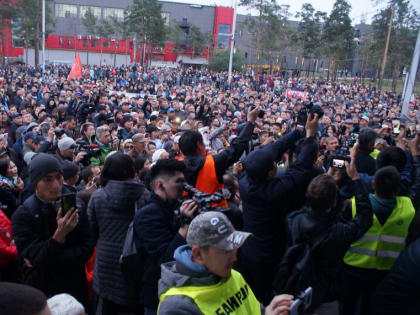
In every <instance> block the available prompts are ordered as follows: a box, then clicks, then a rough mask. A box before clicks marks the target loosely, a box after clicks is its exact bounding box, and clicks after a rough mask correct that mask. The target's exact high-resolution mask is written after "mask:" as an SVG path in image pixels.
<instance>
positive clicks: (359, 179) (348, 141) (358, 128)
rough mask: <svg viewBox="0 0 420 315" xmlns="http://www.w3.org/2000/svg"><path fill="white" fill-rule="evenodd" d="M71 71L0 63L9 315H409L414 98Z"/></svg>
mask: <svg viewBox="0 0 420 315" xmlns="http://www.w3.org/2000/svg"><path fill="white" fill-rule="evenodd" d="M69 72H70V69H69V68H67V67H63V66H47V68H46V69H45V71H41V69H39V68H33V67H24V66H7V67H2V68H0V209H1V210H0V280H1V282H0V292H3V293H2V294H1V296H0V305H1V307H2V309H5V310H8V313H7V314H11V315H12V314H16V315H19V314H25V315H28V314H103V315H108V314H110V315H111V314H126V313H130V314H146V315H152V314H173V315H175V314H267V315H272V314H289V312H290V311H291V310H292V309H293V312H295V311H296V308H299V310H298V313H295V314H304V313H305V314H306V313H308V314H313V313H314V314H332V313H331V312H332V311H331V310H332V309H334V308H336V309H334V311H333V314H342V315H347V314H348V315H354V314H381V315H382V314H419V313H420V289H419V288H420V280H419V277H417V273H418V272H419V271H420V240H419V239H418V236H419V235H420V234H419V232H420V230H419V229H420V220H419V217H418V215H417V209H418V208H419V205H420V97H417V98H414V99H413V101H412V102H411V103H410V104H409V109H408V113H407V115H402V114H401V110H402V100H401V96H400V95H398V94H395V93H391V92H386V91H379V90H377V89H376V87H375V86H372V85H370V84H363V83H361V82H359V81H358V80H357V79H355V80H354V81H352V82H350V81H345V82H338V81H337V82H330V81H327V80H323V79H315V78H299V77H287V76H286V75H287V73H281V72H279V73H274V74H261V73H258V74H257V73H234V75H233V77H232V80H231V81H230V82H229V81H228V76H227V73H224V72H223V73H216V72H211V71H208V70H200V69H193V68H188V67H181V68H179V69H169V68H150V69H147V70H146V69H143V68H141V67H139V66H122V67H117V68H112V67H108V66H102V67H97V66H94V67H85V68H84V71H83V77H82V78H81V79H67V76H68V74H69ZM130 242H131V243H130ZM127 244H128V245H132V247H133V248H134V249H133V253H134V254H133V255H132V256H130V257H129V258H131V259H133V261H132V262H133V263H132V264H131V265H127V266H130V267H124V268H123V267H122V263H121V262H122V259H123V258H126V257H125V256H124V252H125V250H126V249H127ZM124 266H126V265H124ZM133 266H134V267H133ZM302 292H306V294H305V293H302ZM308 296H309V298H308ZM47 298H48V302H47ZM336 301H338V303H337V302H336ZM332 302H335V303H333V304H332V305H334V306H333V307H332V308H331V303H332ZM327 307H329V308H327ZM326 309H328V311H325V310H326Z"/></svg>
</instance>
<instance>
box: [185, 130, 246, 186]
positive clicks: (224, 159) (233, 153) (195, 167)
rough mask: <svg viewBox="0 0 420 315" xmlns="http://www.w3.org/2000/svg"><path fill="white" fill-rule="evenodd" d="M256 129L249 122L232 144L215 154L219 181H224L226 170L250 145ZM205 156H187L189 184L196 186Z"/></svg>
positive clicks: (186, 172) (186, 173)
mask: <svg viewBox="0 0 420 315" xmlns="http://www.w3.org/2000/svg"><path fill="white" fill-rule="evenodd" d="M253 130H254V124H253V123H247V124H246V126H245V127H244V129H243V130H242V132H241V134H240V135H239V136H238V137H236V138H235V139H233V140H232V143H231V145H230V146H229V147H228V148H226V149H225V150H223V151H222V152H220V153H218V154H215V155H213V158H214V165H215V169H216V176H217V180H218V181H219V183H223V175H224V174H225V172H226V170H227V169H228V168H229V167H230V166H232V165H233V163H235V162H237V161H238V160H239V158H240V157H241V155H242V154H243V153H244V151H245V150H246V148H247V147H248V142H249V141H250V140H251V138H252V131H253ZM205 160H206V157H205V156H202V155H192V156H187V157H185V160H184V164H185V166H186V170H185V178H186V180H187V182H188V184H190V185H192V186H195V184H196V181H197V176H198V172H199V171H200V170H201V169H202V167H203V165H204V162H205Z"/></svg>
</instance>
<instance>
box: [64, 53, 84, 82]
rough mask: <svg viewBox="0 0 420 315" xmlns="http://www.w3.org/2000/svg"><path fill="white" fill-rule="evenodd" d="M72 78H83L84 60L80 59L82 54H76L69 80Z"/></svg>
mask: <svg viewBox="0 0 420 315" xmlns="http://www.w3.org/2000/svg"><path fill="white" fill-rule="evenodd" d="M72 78H76V79H81V78H82V62H81V61H80V54H77V55H76V58H75V59H74V62H73V67H71V71H70V74H69V76H68V77H67V80H70V79H72Z"/></svg>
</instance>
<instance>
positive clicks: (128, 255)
mask: <svg viewBox="0 0 420 315" xmlns="http://www.w3.org/2000/svg"><path fill="white" fill-rule="evenodd" d="M135 207H136V211H135V213H137V211H138V205H137V202H136V206H135ZM134 216H135V215H134ZM120 268H121V272H122V275H123V278H124V280H125V281H127V283H129V284H132V285H135V286H139V285H141V283H142V274H143V262H142V259H141V255H140V251H138V250H137V247H136V243H135V241H134V219H133V221H132V222H131V223H130V225H129V226H128V230H127V234H126V236H125V240H124V245H123V249H122V252H121V256H120Z"/></svg>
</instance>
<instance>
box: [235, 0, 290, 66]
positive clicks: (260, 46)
mask: <svg viewBox="0 0 420 315" xmlns="http://www.w3.org/2000/svg"><path fill="white" fill-rule="evenodd" d="M239 5H240V6H247V7H248V9H250V10H253V11H257V12H258V15H257V16H256V17H255V16H248V17H247V18H246V20H245V22H244V23H243V27H246V28H247V29H248V31H249V33H251V34H253V43H254V45H255V50H256V55H257V60H258V61H259V62H260V61H261V60H262V59H263V58H264V59H266V60H267V61H268V62H269V63H270V65H271V64H272V62H273V60H274V58H275V57H276V54H277V52H278V51H279V50H280V48H281V46H283V45H285V43H286V42H288V40H289V34H290V30H289V25H288V17H289V15H290V14H289V6H287V5H278V4H276V2H275V1H271V0H240V2H239Z"/></svg>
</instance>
